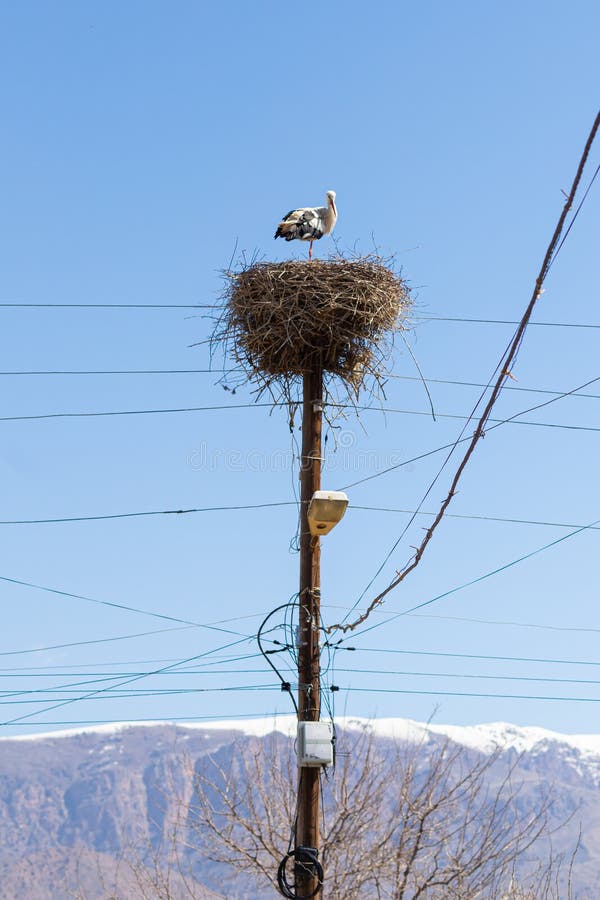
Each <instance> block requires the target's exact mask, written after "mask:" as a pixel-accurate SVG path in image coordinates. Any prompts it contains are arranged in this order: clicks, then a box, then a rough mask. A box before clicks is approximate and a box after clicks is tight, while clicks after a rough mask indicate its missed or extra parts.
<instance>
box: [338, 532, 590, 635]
mask: <svg viewBox="0 0 600 900" xmlns="http://www.w3.org/2000/svg"><path fill="white" fill-rule="evenodd" d="M598 524H600V519H596V520H595V521H594V522H592V523H590V525H583V526H582V527H581V528H576V529H574V530H573V531H570V532H569V533H568V534H563V535H562V536H561V537H559V538H556V539H555V540H553V541H550V542H549V543H547V544H544V545H543V546H541V547H536V549H535V550H531V551H530V552H529V553H525V554H523V555H522V556H519V557H517V558H516V559H513V560H511V561H510V562H508V563H504V564H503V565H501V566H497V567H496V568H494V569H492V570H491V571H489V572H485V573H484V574H483V575H479V576H477V578H472V579H471V580H470V581H466V582H464V583H463V584H460V585H458V586H457V587H454V588H450V590H448V591H443V592H442V593H441V594H437V595H436V596H435V597H431V598H430V599H429V600H424V601H423V602H422V603H417V604H415V606H411V607H410V608H409V609H406V610H403V611H402V612H399V613H395V614H393V615H391V616H390V617H389V618H387V619H385V620H384V621H383V622H376V623H374V624H373V625H370V626H368V627H367V628H363V629H361V630H360V631H357V632H356V635H355V636H357V637H358V636H359V635H361V634H366V633H367V632H369V631H373V630H374V629H375V628H380V627H381V626H382V625H389V623H390V622H393V621H394V620H395V619H399V618H402V616H406V615H408V614H409V613H414V612H416V611H417V610H419V609H423V608H424V607H426V606H430V605H431V604H432V603H437V601H438V600H442V599H444V598H445V597H449V596H451V595H452V594H457V593H458V592H459V591H462V590H465V588H468V587H472V586H473V585H475V584H480V583H481V582H482V581H485V580H487V579H488V578H492V577H493V576H494V575H498V574H499V573H500V572H504V571H506V570H507V569H510V568H512V567H513V566H516V565H518V564H519V563H522V562H524V561H525V560H528V559H531V558H532V557H534V556H537V555H538V554H539V553H543V552H544V551H546V550H549V549H551V548H552V547H555V546H557V545H558V544H561V543H563V541H566V540H569V539H570V538H572V537H575V535H577V534H581V533H582V532H584V531H588V530H589V529H590V528H592V527H595V526H597V525H598Z"/></svg>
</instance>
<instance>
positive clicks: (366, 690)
mask: <svg viewBox="0 0 600 900" xmlns="http://www.w3.org/2000/svg"><path fill="white" fill-rule="evenodd" d="M343 690H344V691H348V692H352V693H362V694H417V695H419V696H427V697H481V698H484V699H490V700H553V701H557V702H564V703H600V697H548V696H544V695H537V694H533V695H531V694H485V693H478V692H475V691H444V690H439V691H417V690H409V689H406V690H403V689H401V688H354V687H346V688H343Z"/></svg>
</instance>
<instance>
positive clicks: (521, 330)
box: [330, 112, 600, 632]
mask: <svg viewBox="0 0 600 900" xmlns="http://www.w3.org/2000/svg"><path fill="white" fill-rule="evenodd" d="M599 128H600V112H599V113H598V114H597V115H596V117H595V119H594V123H593V125H592V128H591V131H590V133H589V135H588V138H587V140H586V143H585V146H584V149H583V152H582V154H581V158H580V160H579V163H578V166H577V170H576V173H575V178H574V180H573V184H572V186H571V190H570V192H569V194H568V196H567V198H566V201H565V203H564V206H563V209H562V212H561V214H560V216H559V218H558V222H557V224H556V227H555V229H554V232H553V234H552V237H551V239H550V243H549V245H548V247H547V249H546V253H545V254H544V259H543V261H542V264H541V267H540V270H539V273H538V276H537V278H536V281H535V285H534V288H533V292H532V295H531V298H530V300H529V303H528V305H527V308H526V310H525V312H524V313H523V316H522V318H521V320H520V322H519V325H518V327H517V330H516V332H515V334H514V335H513V337H512V339H511V341H510V343H509V345H508V346H507V348H506V350H505V351H504V353H503V354H502V356H501V357H500V361H499V363H498V365H497V366H496V368H495V370H494V373H493V374H492V376H491V378H490V383H491V382H492V380H493V379H494V378H496V376H497V378H496V381H495V384H494V387H493V389H492V391H491V394H490V396H489V399H488V400H487V403H486V405H485V407H484V410H483V412H482V413H481V415H480V417H479V421H478V423H477V426H476V428H475V432H474V434H473V436H472V438H471V441H470V443H469V445H468V447H467V450H466V452H465V454H464V456H463V458H462V460H461V461H460V463H459V465H458V468H457V469H456V472H455V474H454V476H453V478H452V482H451V485H450V489H449V491H448V495H447V497H446V498H445V500H443V501H442V504H441V506H440V508H439V511H438V513H437V515H436V517H435V519H434V521H433V523H432V524H431V525H430V526H429V528H428V529H427V531H426V533H425V537H424V538H423V539H422V541H421V542H420V543H419V545H418V547H417V548H416V550H415V553H414V555H413V556H412V557H411V559H409V561H408V562H407V563H406V564H405V565H404V567H403V568H402V569H400V570H398V571H397V572H396V575H395V577H394V578H393V579H392V581H391V582H390V583H389V585H388V586H387V587H386V588H384V590H383V591H380V592H379V593H378V594H377V596H376V597H374V599H373V600H372V601H371V603H370V604H369V607H368V609H367V611H366V613H364V614H363V616H361V617H360V618H359V619H358V620H356V621H354V622H352V623H349V624H345V622H346V621H347V618H348V616H346V617H345V619H344V620H343V621H342V622H340V623H337V624H335V625H332V626H330V629H331V630H336V629H340V630H342V631H344V632H345V631H349V630H350V631H351V630H354V629H355V628H356V627H358V626H359V625H360V624H361V623H362V622H364V621H365V619H366V618H368V616H369V614H370V612H371V611H372V610H373V609H375V607H377V606H379V605H380V604H381V603H382V602H383V600H384V599H385V597H386V596H387V595H388V594H389V592H390V591H392V590H393V589H394V588H395V587H397V586H398V585H399V584H400V583H401V582H402V581H403V580H404V579H405V578H406V577H407V575H409V574H410V572H412V571H413V570H414V569H415V568H416V567H417V566H418V565H419V563H420V561H421V559H422V556H423V554H424V552H425V550H426V549H427V546H428V544H429V542H430V540H431V538H432V537H433V534H434V533H435V531H436V529H437V527H438V525H439V524H440V522H441V521H442V519H443V517H444V514H445V512H446V509H447V508H448V506H449V505H450V503H451V501H452V498H453V496H454V495H455V493H456V489H457V486H458V484H459V482H460V479H461V476H462V473H463V471H464V469H465V468H466V466H467V464H468V462H469V460H470V458H471V455H472V453H473V452H474V450H475V447H476V445H477V444H478V442H479V441H480V440H481V438H482V437H483V436H484V434H485V428H486V425H487V422H488V419H489V417H490V414H491V411H492V409H493V407H494V405H495V403H496V400H497V398H498V396H499V395H500V392H501V390H502V387H503V385H504V383H505V381H506V380H507V379H508V378H509V376H510V375H511V368H512V366H513V364H514V363H515V362H516V360H517V357H518V355H519V351H520V348H521V345H522V342H523V339H524V336H525V331H526V329H527V326H528V324H529V322H530V320H531V316H532V314H533V310H534V308H535V306H536V304H537V302H538V300H539V298H540V297H541V295H542V286H543V284H544V281H545V279H546V276H547V274H548V271H549V268H550V265H551V263H552V262H553V261H554V259H555V258H556V255H557V254H558V252H559V249H560V248H558V249H557V245H558V244H559V241H560V239H561V236H562V233H563V229H564V225H565V222H566V218H567V215H568V213H569V211H570V209H571V207H572V205H573V202H574V199H575V196H576V193H577V190H578V187H579V184H580V181H581V179H582V177H583V172H584V169H585V166H586V163H587V160H588V156H589V153H590V150H591V148H592V144H593V143H594V140H595V138H596V134H597V132H598V129H599ZM586 196H587V193H586ZM578 211H579V210H578ZM563 243H564V241H563V242H561V243H560V247H562V245H563ZM498 372H499V374H498ZM486 390H487V389H486ZM484 395H485V391H484V393H482V394H481V396H480V398H479V399H478V401H477V403H476V404H475V407H474V408H473V411H472V412H471V417H473V416H474V415H475V412H476V410H477V409H478V406H479V403H480V401H481V400H482V399H483V397H484ZM469 421H470V418H469V419H468V420H467V424H468V422H469ZM466 427H467V425H465V426H464V427H463V429H462V431H461V433H460V435H459V438H458V439H457V441H456V442H455V444H454V446H453V447H452V448H451V450H450V452H449V453H448V455H447V457H446V459H445V460H444V462H443V463H442V466H441V468H440V470H439V472H438V474H437V475H436V476H435V478H434V480H433V482H432V483H431V484H430V486H429V487H428V489H427V491H426V492H425V495H424V497H423V499H422V500H421V503H420V504H419V507H418V508H421V506H422V504H423V502H424V501H425V499H426V498H427V496H428V495H429V493H430V491H431V490H432V488H433V485H434V484H435V483H436V482H437V480H438V478H439V477H440V475H441V473H442V471H443V469H444V467H445V466H446V465H447V463H448V461H449V459H450V457H451V456H452V454H453V453H454V451H455V449H456V447H457V446H458V440H459V439H460V438H462V436H463V434H464V431H465V429H466ZM411 521H412V520H411ZM409 525H410V522H409ZM407 528H408V526H407V527H406V528H405V529H404V530H403V532H402V534H401V535H400V538H398V540H397V541H396V543H395V544H394V547H393V548H392V550H391V551H390V553H389V554H388V555H387V557H386V560H385V561H384V563H383V565H385V563H386V562H387V560H388V559H389V558H390V556H391V555H392V553H393V551H394V550H395V548H396V547H397V546H398V543H399V541H400V540H401V538H402V537H403V535H404V534H405V533H406V530H407ZM383 565H382V566H381V567H380V568H379V569H378V572H377V574H379V572H380V571H381V570H382V568H383ZM375 577H377V575H376V576H375ZM372 583H373V582H371V584H372ZM361 599H362V595H361ZM355 606H356V604H355ZM348 615H349V614H348Z"/></svg>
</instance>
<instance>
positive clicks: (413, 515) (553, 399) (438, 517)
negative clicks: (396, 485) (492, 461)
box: [329, 367, 600, 631]
mask: <svg viewBox="0 0 600 900" xmlns="http://www.w3.org/2000/svg"><path fill="white" fill-rule="evenodd" d="M497 368H498V367H497ZM596 381H600V376H598V377H596V378H593V379H590V380H589V381H586V382H585V383H584V384H583V385H581V386H578V387H576V388H572V390H571V391H567V392H565V393H564V394H561V395H559V396H558V397H551V398H550V399H549V400H544V401H543V403H538V404H536V406H534V407H530V408H529V409H527V410H524V411H521V412H518V413H514V414H513V415H512V416H509V417H508V418H506V419H501V420H499V421H496V422H495V424H493V425H490V427H489V428H488V427H486V429H485V433H488V432H490V431H492V430H493V429H495V428H499V427H500V426H501V425H504V424H506V423H508V422H510V421H512V420H514V419H516V418H517V417H518V416H521V415H525V414H526V413H527V412H533V411H534V410H536V409H541V408H542V407H544V406H549V405H550V404H551V403H556V402H557V401H558V400H562V399H564V397H566V396H569V395H570V394H572V393H574V392H575V391H578V390H580V389H581V388H583V387H587V386H588V385H589V384H592V383H594V382H596ZM488 405H489V404H488ZM469 421H470V418H469ZM482 421H483V417H482V420H480V424H479V426H478V428H477V429H476V430H475V432H474V433H473V435H471V436H467V437H463V436H462V434H463V433H464V429H463V433H461V435H460V436H459V438H458V439H457V441H455V442H454V444H451V445H450V453H449V454H448V455H447V456H446V458H445V460H444V462H443V464H442V466H441V467H440V469H439V470H438V472H437V473H436V475H435V477H434V479H433V480H432V481H431V483H430V485H429V487H428V488H427V490H426V491H425V493H424V495H423V497H422V498H421V501H420V503H419V505H418V506H417V508H416V510H414V511H413V512H412V513H411V515H410V519H409V521H408V523H407V524H406V525H405V526H404V528H403V529H402V531H401V533H400V535H399V536H398V538H397V539H396V540H395V542H394V544H393V545H392V547H391V548H390V550H389V551H388V553H387V554H386V556H385V558H384V559H383V561H382V562H381V564H380V565H379V567H378V568H377V570H376V572H375V574H374V575H373V576H372V578H371V579H370V581H369V583H368V584H367V585H366V587H365V588H364V589H363V591H362V593H361V594H360V596H359V597H358V599H357V600H356V601H355V603H354V604H353V606H352V607H351V608H350V609H349V610H348V612H347V613H346V615H345V616H344V618H343V619H342V621H341V622H340V623H339V624H337V625H331V626H329V630H330V631H333V630H336V629H340V630H342V631H348V630H350V631H352V630H353V629H354V627H356V625H359V624H360V623H361V621H364V618H362V617H361V620H360V621H358V622H357V623H356V624H355V625H354V626H353V627H350V626H349V625H345V624H344V623H345V622H346V621H347V620H348V618H349V617H350V616H351V615H352V613H353V612H354V610H355V609H356V608H357V607H358V605H359V604H360V602H361V600H362V599H363V597H364V596H365V595H366V593H367V592H368V591H369V590H370V588H371V587H372V586H373V584H374V583H375V581H376V579H377V577H378V576H379V575H380V574H381V572H382V571H383V569H384V568H385V566H386V565H387V563H388V561H389V560H390V558H391V556H392V554H393V553H394V552H395V550H396V548H397V547H398V545H399V544H400V541H401V540H402V538H403V537H404V535H405V534H406V532H407V531H408V529H409V527H410V526H411V525H412V523H413V522H414V520H415V518H416V517H417V515H419V514H420V512H421V510H422V506H423V503H424V502H425V500H426V499H427V497H428V495H429V494H430V493H431V490H432V488H433V486H434V485H435V484H436V482H437V481H438V479H439V477H440V475H441V473H442V471H443V469H444V466H445V465H446V464H447V463H448V461H449V459H450V456H451V454H452V452H453V450H454V449H456V447H457V446H458V444H459V443H462V442H463V441H464V440H470V441H471V443H470V445H469V450H468V451H467V454H466V455H465V457H464V458H463V461H462V462H461V464H460V466H459V468H458V470H457V474H456V475H455V477H454V480H453V483H452V485H451V488H450V491H449V493H448V496H447V498H446V500H444V502H443V504H442V506H441V508H440V510H439V511H438V513H437V514H436V518H435V519H434V523H433V525H432V526H430V528H429V529H428V530H427V532H426V535H425V538H424V541H427V540H428V538H429V537H431V534H432V533H433V531H432V529H433V528H435V527H436V525H437V523H438V522H439V521H441V517H443V516H444V514H445V512H446V508H447V506H448V505H449V503H450V500H451V499H452V497H453V495H454V493H455V489H456V484H457V479H458V478H459V477H460V474H461V472H462V469H463V468H464V466H465V464H466V461H467V460H468V458H469V455H470V452H471V451H472V449H473V448H474V446H475V444H474V443H473V442H474V440H475V437H476V436H477V433H478V431H479V432H480V435H483V434H484V432H483V427H482V425H481V423H482ZM599 430H600V429H599ZM389 470H390V469H389V467H388V469H387V470H386V471H389ZM380 474H383V473H380ZM370 477H371V478H373V477H375V476H374V475H373V476H370ZM365 480H367V479H365ZM359 483H360V482H359ZM354 485H356V482H355V483H354ZM354 485H349V486H346V487H345V488H343V489H342V490H347V489H348V487H352V486H354ZM585 527H588V526H585ZM425 546H427V544H426V543H425V544H424V543H423V542H422V543H421V544H420V546H419V548H418V549H417V550H416V552H415V557H413V561H412V562H409V563H408V564H407V565H406V566H405V568H404V570H402V571H406V573H407V574H408V572H409V571H411V570H412V569H413V568H415V567H416V565H417V564H418V561H419V560H420V558H421V556H420V555H419V549H421V548H424V547H425ZM421 552H422V550H421ZM399 577H400V574H398V576H397V577H396V579H394V581H393V584H394V585H395V584H397V583H398V578H399ZM388 591H389V588H386V589H385V591H384V592H383V595H382V596H378V597H377V598H375V600H374V601H372V603H371V605H370V608H369V610H367V611H366V612H365V613H363V614H362V616H364V617H368V615H369V614H370V611H371V610H372V609H374V608H375V607H376V606H378V605H379V600H380V599H383V597H384V596H385V595H386V594H387V593H388ZM373 604H374V605H373Z"/></svg>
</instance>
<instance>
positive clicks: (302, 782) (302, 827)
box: [295, 364, 323, 897]
mask: <svg viewBox="0 0 600 900" xmlns="http://www.w3.org/2000/svg"><path fill="white" fill-rule="evenodd" d="M322 420H323V370H322V367H321V365H320V364H319V365H314V366H313V367H312V369H311V371H310V372H306V373H305V374H304V376H303V407H302V457H301V461H300V594H299V600H298V603H299V626H300V627H299V647H298V719H299V720H300V721H305V722H317V721H318V720H319V715H320V698H319V674H320V672H319V670H320V647H319V634H320V631H319V629H320V624H321V612H320V608H321V573H320V562H321V547H320V539H319V538H318V537H313V536H312V535H311V533H310V531H309V527H308V516H307V514H308V505H309V503H310V500H311V497H312V495H313V494H314V492H315V491H318V490H320V489H321V462H322V459H321V427H322ZM320 778H321V769H320V768H318V767H317V768H315V767H309V766H303V767H302V768H300V769H298V824H297V829H296V847H312V848H314V849H315V850H317V851H318V849H319V800H320ZM295 876H296V878H295V882H296V894H297V896H298V897H308V896H312V895H313V893H315V892H316V890H317V886H318V882H317V880H316V878H315V876H314V874H312V873H311V871H310V867H309V868H308V870H307V868H306V867H303V865H302V861H301V859H300V860H299V859H298V858H296V865H295Z"/></svg>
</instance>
